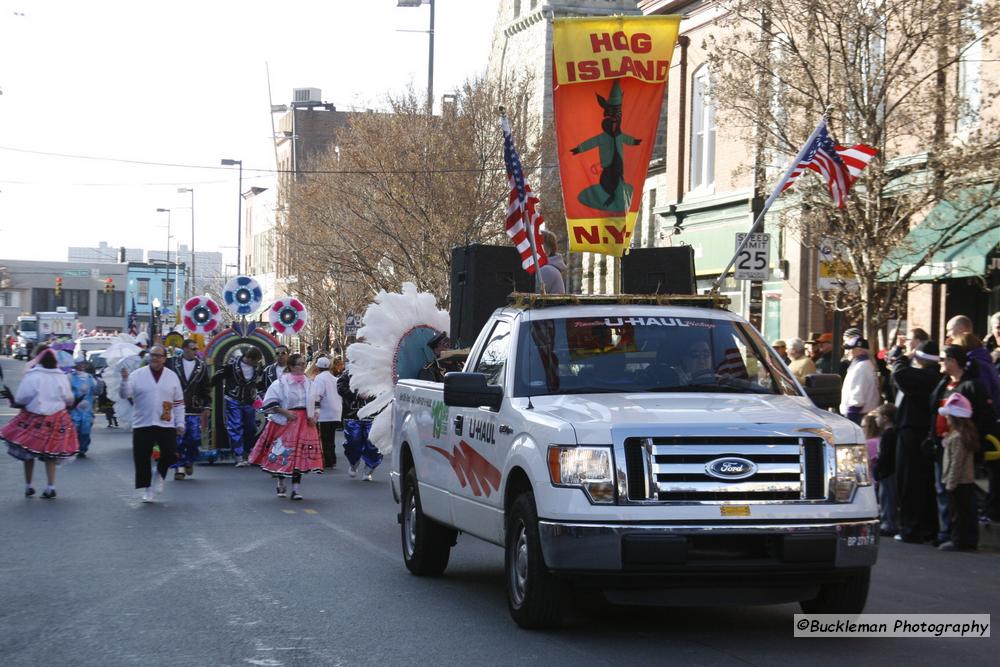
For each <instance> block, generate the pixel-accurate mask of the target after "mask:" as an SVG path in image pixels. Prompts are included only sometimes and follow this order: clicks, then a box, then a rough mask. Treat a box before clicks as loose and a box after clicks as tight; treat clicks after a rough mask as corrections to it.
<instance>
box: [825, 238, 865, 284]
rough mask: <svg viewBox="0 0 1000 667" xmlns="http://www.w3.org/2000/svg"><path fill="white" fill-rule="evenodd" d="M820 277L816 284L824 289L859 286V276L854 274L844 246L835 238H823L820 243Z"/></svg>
mask: <svg viewBox="0 0 1000 667" xmlns="http://www.w3.org/2000/svg"><path fill="white" fill-rule="evenodd" d="M818 254H819V277H818V279H817V281H816V286H817V287H819V288H820V289H822V290H836V289H847V290H854V289H857V288H858V278H857V276H855V275H854V270H853V269H852V268H851V264H850V262H849V261H848V260H847V253H846V252H845V249H844V246H843V245H842V244H839V243H837V242H836V241H834V240H833V239H829V238H823V239H820V243H819V253H818Z"/></svg>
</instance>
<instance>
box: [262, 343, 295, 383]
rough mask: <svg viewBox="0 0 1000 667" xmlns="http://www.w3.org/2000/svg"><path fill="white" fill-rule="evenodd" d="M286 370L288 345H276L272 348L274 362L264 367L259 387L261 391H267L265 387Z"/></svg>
mask: <svg viewBox="0 0 1000 667" xmlns="http://www.w3.org/2000/svg"><path fill="white" fill-rule="evenodd" d="M287 370H288V347H287V346H285V345H278V346H277V347H276V348H274V363H271V364H268V365H267V366H265V367H264V384H263V386H262V387H261V393H262V394H263V393H264V392H266V391H267V388H268V387H270V386H271V385H272V384H274V383H275V382H277V381H278V379H279V378H280V377H281V376H282V375H284V374H285V371H287Z"/></svg>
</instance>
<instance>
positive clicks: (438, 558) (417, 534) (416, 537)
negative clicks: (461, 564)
mask: <svg viewBox="0 0 1000 667" xmlns="http://www.w3.org/2000/svg"><path fill="white" fill-rule="evenodd" d="M402 496H403V498H402V501H403V520H402V521H401V522H400V526H401V529H402V530H401V537H402V542H403V562H404V563H406V569H407V570H409V571H410V572H412V573H413V574H415V575H417V576H433V575H438V574H441V573H442V572H444V570H445V568H446V567H448V556H449V555H450V554H451V547H452V545H454V544H455V537H456V534H455V531H454V530H452V529H449V528H445V527H444V526H442V525H441V524H439V523H437V522H436V521H434V520H433V519H430V518H428V517H426V516H424V512H423V509H422V508H421V506H420V490H419V489H418V488H417V471H416V470H415V469H414V468H410V469H409V470H407V471H406V476H405V477H404V478H403V493H402Z"/></svg>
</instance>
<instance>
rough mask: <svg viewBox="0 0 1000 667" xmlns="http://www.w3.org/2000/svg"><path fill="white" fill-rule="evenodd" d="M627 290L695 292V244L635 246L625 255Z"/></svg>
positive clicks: (631, 291) (670, 292) (634, 292)
mask: <svg viewBox="0 0 1000 667" xmlns="http://www.w3.org/2000/svg"><path fill="white" fill-rule="evenodd" d="M622 292H623V293H625V294H694V293H695V281H694V248H692V247H691V246H686V245H685V246H675V247H672V248H636V249H634V250H630V251H629V252H628V254H627V255H625V256H624V257H622Z"/></svg>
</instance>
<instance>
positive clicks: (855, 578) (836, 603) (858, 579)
mask: <svg viewBox="0 0 1000 667" xmlns="http://www.w3.org/2000/svg"><path fill="white" fill-rule="evenodd" d="M870 582H871V568H865V569H864V570H861V571H860V572H853V573H851V574H850V575H848V577H847V579H845V580H844V581H841V582H836V583H830V584H823V585H822V586H821V587H820V589H819V595H817V596H816V597H814V598H813V599H812V600H802V601H801V602H799V606H801V607H802V611H804V612H805V613H807V614H860V613H861V612H863V611H864V610H865V603H866V602H867V601H868V585H869V583H870Z"/></svg>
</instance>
